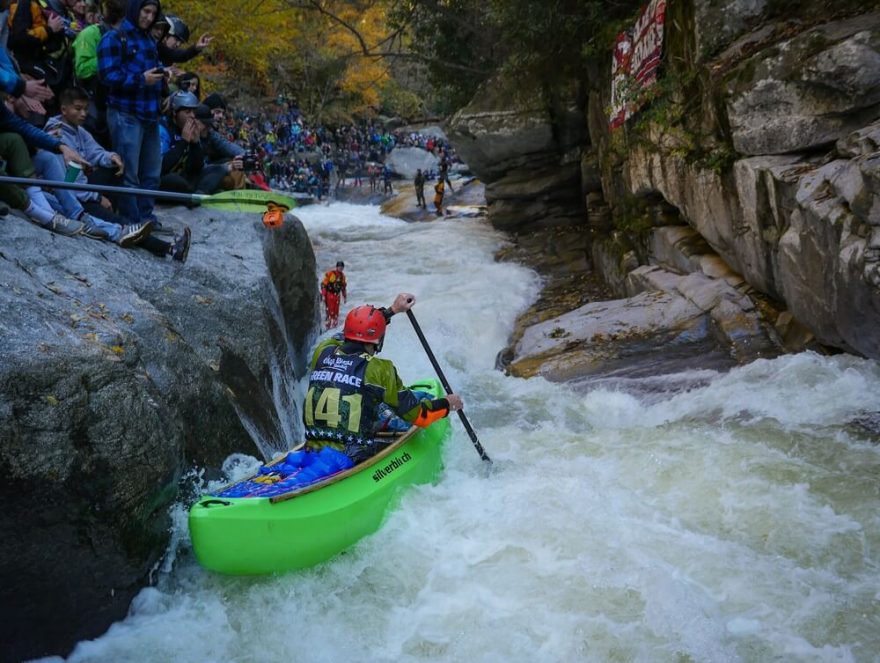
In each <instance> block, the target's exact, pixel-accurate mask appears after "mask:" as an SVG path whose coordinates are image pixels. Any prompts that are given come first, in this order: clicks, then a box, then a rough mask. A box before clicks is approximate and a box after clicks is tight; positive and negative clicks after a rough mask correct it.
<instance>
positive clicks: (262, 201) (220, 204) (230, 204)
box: [197, 189, 296, 212]
mask: <svg viewBox="0 0 880 663" xmlns="http://www.w3.org/2000/svg"><path fill="white" fill-rule="evenodd" d="M197 200H198V201H199V205H201V206H202V207H210V208H211V209H216V210H223V211H226V212H265V211H266V210H267V209H269V203H273V204H274V205H276V206H278V207H286V208H287V209H288V210H291V209H293V208H294V207H296V200H295V199H294V198H292V197H291V196H288V195H285V194H283V193H279V192H277V191H263V190H262V189H235V190H233V191H221V192H220V193H215V194H212V195H210V196H198V197H197Z"/></svg>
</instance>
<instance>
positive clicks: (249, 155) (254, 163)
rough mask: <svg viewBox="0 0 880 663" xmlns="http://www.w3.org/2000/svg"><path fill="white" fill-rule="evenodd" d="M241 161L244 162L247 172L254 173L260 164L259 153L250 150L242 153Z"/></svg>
mask: <svg viewBox="0 0 880 663" xmlns="http://www.w3.org/2000/svg"><path fill="white" fill-rule="evenodd" d="M241 161H242V164H243V168H244V172H246V173H252V172H253V171H255V170H257V169H258V168H259V165H260V162H259V160H258V159H257V155H256V154H254V153H253V152H251V151H250V150H248V151H247V152H245V153H244V154H243V155H242V157H241Z"/></svg>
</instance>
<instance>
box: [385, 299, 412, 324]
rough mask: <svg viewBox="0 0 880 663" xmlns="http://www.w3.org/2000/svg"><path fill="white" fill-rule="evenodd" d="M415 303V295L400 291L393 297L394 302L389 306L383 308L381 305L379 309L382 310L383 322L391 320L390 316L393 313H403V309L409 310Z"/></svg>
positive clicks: (386, 322)
mask: <svg viewBox="0 0 880 663" xmlns="http://www.w3.org/2000/svg"><path fill="white" fill-rule="evenodd" d="M415 303H416V296H415V295H413V294H411V293H409V292H401V293H400V294H399V295H397V297H395V298H394V302H393V303H392V304H391V306H389V307H387V308H385V307H382V308H380V309H379V310H380V311H382V315H384V316H385V324H388V323H390V322H391V316H393V315H394V314H395V313H403V312H405V311H409V310H410V309H411V308H412V307H413V306H415Z"/></svg>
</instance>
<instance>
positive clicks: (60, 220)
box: [34, 212, 85, 237]
mask: <svg viewBox="0 0 880 663" xmlns="http://www.w3.org/2000/svg"><path fill="white" fill-rule="evenodd" d="M34 223H36V224H37V225H38V226H42V227H43V228H46V229H47V230H51V231H52V232H56V233H58V234H59V235H65V236H67V237H73V236H75V235H81V234H82V232H83V229H84V228H85V226H84V225H83V224H82V223H81V222H79V221H74V220H73V219H68V218H67V217H66V216H64V215H63V214H61V213H60V212H56V213H55V214H53V215H52V219H51V220H50V221H49V223H40V222H39V221H34Z"/></svg>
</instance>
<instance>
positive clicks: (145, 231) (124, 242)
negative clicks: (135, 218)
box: [117, 221, 153, 249]
mask: <svg viewBox="0 0 880 663" xmlns="http://www.w3.org/2000/svg"><path fill="white" fill-rule="evenodd" d="M152 231H153V222H152V221H145V222H143V223H132V224H129V225H127V226H122V234H121V235H120V236H119V241H117V244H119V246H121V247H122V248H123V249H127V248H128V247H129V246H131V245H132V244H137V243H138V242H140V241H141V240H142V239H144V238H145V237H147V236H148V235H149V234H150V233H151V232H152Z"/></svg>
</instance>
